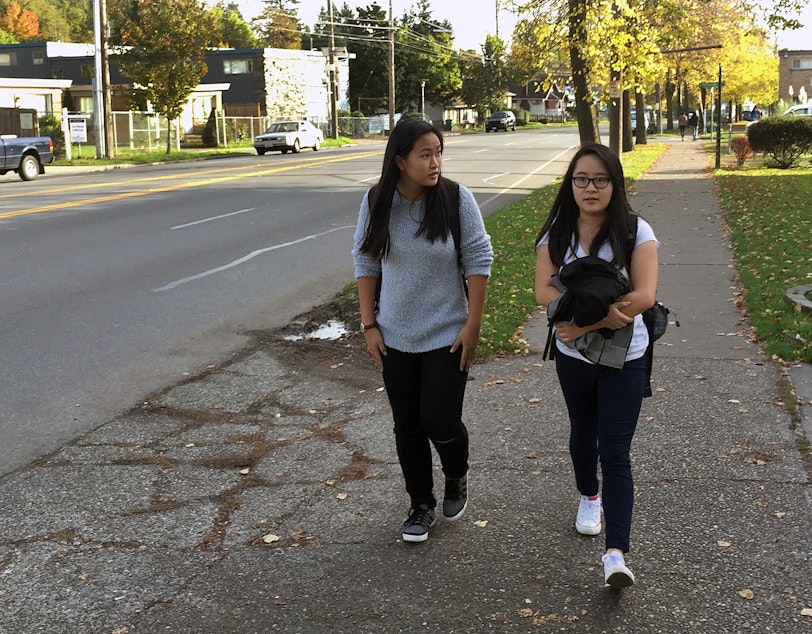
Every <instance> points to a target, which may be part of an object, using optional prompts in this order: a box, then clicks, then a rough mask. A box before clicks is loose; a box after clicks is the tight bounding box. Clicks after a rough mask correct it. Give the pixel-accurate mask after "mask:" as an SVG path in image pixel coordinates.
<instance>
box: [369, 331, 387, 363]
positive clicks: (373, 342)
mask: <svg viewBox="0 0 812 634" xmlns="http://www.w3.org/2000/svg"><path fill="white" fill-rule="evenodd" d="M364 339H366V342H367V350H368V351H369V354H370V355H372V362H373V363H374V364H375V367H376V368H378V370H379V371H380V370H383V357H385V356H386V346H385V345H384V343H383V335H381V331H380V330H378V329H377V328H370V329H369V330H367V331H366V332H364Z"/></svg>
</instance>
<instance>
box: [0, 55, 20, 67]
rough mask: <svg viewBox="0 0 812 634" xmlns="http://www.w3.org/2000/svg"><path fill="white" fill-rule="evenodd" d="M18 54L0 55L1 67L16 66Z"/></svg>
mask: <svg viewBox="0 0 812 634" xmlns="http://www.w3.org/2000/svg"><path fill="white" fill-rule="evenodd" d="M16 65H17V53H0V66H16Z"/></svg>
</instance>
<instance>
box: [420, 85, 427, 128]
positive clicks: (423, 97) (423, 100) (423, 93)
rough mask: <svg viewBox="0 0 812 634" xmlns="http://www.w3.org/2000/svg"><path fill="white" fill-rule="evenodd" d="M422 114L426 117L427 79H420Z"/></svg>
mask: <svg viewBox="0 0 812 634" xmlns="http://www.w3.org/2000/svg"><path fill="white" fill-rule="evenodd" d="M420 114H421V115H423V118H424V119H425V118H426V80H425V79H421V80H420Z"/></svg>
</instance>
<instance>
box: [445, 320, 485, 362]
mask: <svg viewBox="0 0 812 634" xmlns="http://www.w3.org/2000/svg"><path fill="white" fill-rule="evenodd" d="M478 344H479V327H474V326H471V325H468V324H466V325H465V326H464V327H463V329H462V330H460V334H458V335H457V339H456V340H455V341H454V345H452V346H451V353H452V354H453V353H454V352H456V351H457V349H458V348H459V347H460V346H462V356H461V357H460V372H468V371H469V370H470V369H471V366H472V365H473V363H474V359H475V358H476V347H477V345H478Z"/></svg>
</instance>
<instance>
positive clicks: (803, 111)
mask: <svg viewBox="0 0 812 634" xmlns="http://www.w3.org/2000/svg"><path fill="white" fill-rule="evenodd" d="M784 116H785V117H786V116H790V117H812V101H810V102H809V103H805V104H800V105H797V106H792V108H790V109H789V110H787V111H786V112H785V113H784Z"/></svg>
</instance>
